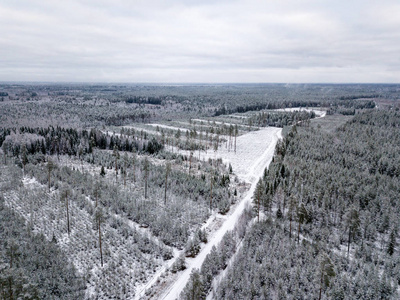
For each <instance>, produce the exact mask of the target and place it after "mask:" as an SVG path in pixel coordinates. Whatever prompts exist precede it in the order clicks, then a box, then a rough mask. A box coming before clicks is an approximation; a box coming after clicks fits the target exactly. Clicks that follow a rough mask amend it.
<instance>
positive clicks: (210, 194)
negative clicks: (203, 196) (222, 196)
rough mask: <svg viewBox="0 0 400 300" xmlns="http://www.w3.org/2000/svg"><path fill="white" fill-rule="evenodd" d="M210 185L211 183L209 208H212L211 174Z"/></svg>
mask: <svg viewBox="0 0 400 300" xmlns="http://www.w3.org/2000/svg"><path fill="white" fill-rule="evenodd" d="M210 185H211V188H210V210H212V196H213V194H212V188H213V178H212V176H211V180H210Z"/></svg>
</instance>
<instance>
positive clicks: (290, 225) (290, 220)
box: [289, 214, 292, 238]
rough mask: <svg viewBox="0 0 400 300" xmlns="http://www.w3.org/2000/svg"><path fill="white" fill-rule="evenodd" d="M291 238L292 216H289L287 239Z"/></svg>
mask: <svg viewBox="0 0 400 300" xmlns="http://www.w3.org/2000/svg"><path fill="white" fill-rule="evenodd" d="M291 237H292V214H290V216H289V238H291Z"/></svg>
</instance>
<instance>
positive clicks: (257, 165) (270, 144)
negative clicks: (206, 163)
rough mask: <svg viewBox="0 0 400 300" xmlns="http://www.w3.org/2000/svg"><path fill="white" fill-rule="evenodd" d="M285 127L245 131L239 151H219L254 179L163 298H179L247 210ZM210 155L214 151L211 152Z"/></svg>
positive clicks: (244, 176) (239, 172)
mask: <svg viewBox="0 0 400 300" xmlns="http://www.w3.org/2000/svg"><path fill="white" fill-rule="evenodd" d="M281 132H282V129H280V128H271V127H268V128H263V129H261V130H259V131H254V132H250V133H248V134H245V135H242V136H240V137H239V138H238V141H237V153H233V152H232V151H231V152H228V151H218V152H217V153H216V157H221V158H222V159H223V160H224V162H229V163H231V164H232V167H233V170H234V171H235V173H236V174H237V175H238V176H239V177H240V179H242V180H246V181H247V182H249V183H251V188H250V190H249V191H248V192H247V193H246V195H245V196H244V198H243V199H242V200H241V201H240V203H239V204H238V205H237V206H236V207H235V208H234V211H233V212H232V213H231V214H229V215H228V216H227V219H226V220H225V222H224V223H223V224H222V226H221V227H220V228H219V229H218V230H217V231H216V232H214V233H213V234H212V235H211V236H209V241H208V243H207V244H206V245H205V247H204V248H203V249H202V250H201V251H200V253H199V254H198V255H197V256H196V257H195V258H194V259H192V260H190V261H188V265H187V268H186V270H184V271H183V272H182V273H181V274H180V276H179V277H178V278H177V280H176V281H175V282H174V283H173V284H172V286H170V287H169V288H168V289H167V290H166V291H165V293H164V295H163V296H162V297H161V299H177V298H178V297H179V294H180V293H181V292H182V290H183V289H184V287H185V285H186V283H187V281H188V280H189V277H190V273H191V272H192V270H193V269H194V268H200V267H201V265H202V263H203V261H204V259H205V258H206V256H207V254H209V253H210V251H211V249H212V247H213V246H217V245H218V243H219V242H220V241H221V240H222V237H223V236H224V234H225V233H226V232H227V231H229V230H233V229H234V227H235V224H236V223H237V221H238V218H239V216H240V215H241V213H242V212H243V211H244V209H245V207H246V204H247V203H250V202H251V198H252V195H253V193H254V189H255V186H256V184H257V179H258V178H259V177H261V176H262V174H263V172H264V169H265V168H266V167H267V166H268V165H269V164H270V162H271V160H272V157H273V155H274V150H275V145H276V143H277V141H278V139H280V138H281ZM210 155H214V154H211V153H210Z"/></svg>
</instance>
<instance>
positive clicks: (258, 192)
mask: <svg viewBox="0 0 400 300" xmlns="http://www.w3.org/2000/svg"><path fill="white" fill-rule="evenodd" d="M257 200H258V210H257V222H258V223H259V222H260V191H259V190H257Z"/></svg>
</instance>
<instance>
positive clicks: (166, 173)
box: [164, 167, 169, 205]
mask: <svg viewBox="0 0 400 300" xmlns="http://www.w3.org/2000/svg"><path fill="white" fill-rule="evenodd" d="M168 171H169V170H168V167H167V168H166V169H165V190H164V205H167V185H168Z"/></svg>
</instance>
